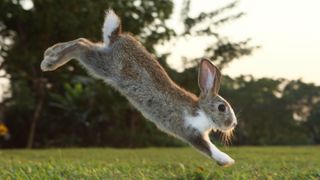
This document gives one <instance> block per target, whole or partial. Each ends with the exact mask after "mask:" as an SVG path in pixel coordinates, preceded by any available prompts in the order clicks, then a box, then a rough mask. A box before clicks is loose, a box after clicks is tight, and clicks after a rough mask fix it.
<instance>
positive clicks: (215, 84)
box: [198, 59, 221, 95]
mask: <svg viewBox="0 0 320 180" xmlns="http://www.w3.org/2000/svg"><path fill="white" fill-rule="evenodd" d="M220 79H221V73H220V70H219V69H218V68H217V67H216V66H215V65H213V64H212V63H211V62H210V61H209V60H208V59H202V60H201V63H200V67H199V75H198V83H199V87H200V89H201V94H204V95H207V94H209V93H211V94H212V95H217V94H218V92H219V89H220Z"/></svg>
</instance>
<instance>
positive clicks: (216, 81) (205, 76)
mask: <svg viewBox="0 0 320 180" xmlns="http://www.w3.org/2000/svg"><path fill="white" fill-rule="evenodd" d="M220 79H221V73H220V70H219V69H218V68H217V67H216V66H215V65H213V64H212V63H211V62H210V61H209V60H207V59H203V60H202V61H201V63H200V67H199V77H198V83H199V87H200V89H201V94H200V97H199V108H200V109H201V110H203V111H204V113H205V114H206V115H207V117H208V119H209V120H210V121H212V122H211V123H210V124H213V126H214V127H213V128H214V129H218V130H220V131H222V132H225V133H230V132H232V130H233V129H234V127H235V126H236V125H237V118H236V116H235V114H234V112H233V109H232V107H231V106H230V104H229V103H228V102H227V101H226V100H225V99H223V98H222V97H221V96H219V95H218V92H219V89H220Z"/></svg>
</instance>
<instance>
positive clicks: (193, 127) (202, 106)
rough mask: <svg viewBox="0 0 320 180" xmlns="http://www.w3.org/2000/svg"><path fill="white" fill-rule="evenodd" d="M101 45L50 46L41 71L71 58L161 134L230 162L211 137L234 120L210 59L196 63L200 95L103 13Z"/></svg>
mask: <svg viewBox="0 0 320 180" xmlns="http://www.w3.org/2000/svg"><path fill="white" fill-rule="evenodd" d="M103 38H104V42H103V43H92V42H90V41H89V40H87V39H85V38H79V39H76V40H73V41H69V42H64V43H58V44H55V45H54V46H52V47H50V48H48V49H47V50H46V51H45V53H44V60H43V61H42V62H41V65H40V66H41V70H42V71H53V70H55V69H57V68H59V67H60V66H62V65H64V64H65V63H67V62H68V61H70V60H71V59H75V60H77V61H78V62H79V63H80V65H82V66H83V68H84V69H86V70H87V71H88V74H90V75H91V76H93V77H94V78H98V79H102V80H103V81H104V82H105V83H106V84H108V85H110V86H112V87H113V88H115V89H116V90H118V91H119V92H120V93H121V94H122V95H123V96H125V97H126V98H127V99H128V101H129V102H130V103H131V104H132V105H133V106H134V107H135V108H136V109H137V110H139V111H140V112H141V113H142V115H143V116H144V117H145V118H146V119H148V120H150V121H151V122H153V123H154V124H155V125H156V126H157V127H158V128H159V129H160V130H162V131H164V132H166V133H168V134H170V135H173V136H175V137H176V138H178V139H180V140H182V141H184V142H187V143H189V144H190V145H192V146H193V147H194V148H196V149H197V150H199V151H200V152H202V153H203V154H205V155H207V156H208V157H210V158H212V159H213V160H215V161H216V162H217V163H218V164H219V165H221V166H229V165H232V164H234V162H235V161H234V160H233V159H232V158H231V157H230V156H228V155H227V154H225V153H224V152H222V151H220V150H219V149H218V148H217V147H216V146H215V145H214V144H212V143H211V141H210V139H209V133H210V132H211V131H212V130H220V131H221V132H225V133H230V132H232V130H233V129H234V128H235V126H236V124H237V119H236V116H235V114H234V111H233V109H232V107H231V106H230V104H229V103H228V102H227V101H226V100H225V99H223V98H222V97H221V96H219V95H218V92H219V87H220V78H221V73H220V71H219V69H218V68H217V67H216V66H215V65H213V64H212V63H211V62H210V61H209V60H208V59H205V58H203V59H202V60H201V62H200V65H199V74H198V84H199V87H200V90H201V93H200V95H199V97H197V96H195V95H194V94H192V93H190V92H188V91H186V90H184V89H183V88H181V87H179V86H178V85H177V84H176V83H175V82H173V81H172V80H171V79H170V77H169V76H168V74H167V73H166V72H165V70H164V69H163V67H162V66H161V65H160V64H159V62H158V61H157V60H155V58H154V57H153V56H152V55H151V54H150V53H149V52H147V50H146V49H145V48H144V46H143V45H142V44H141V43H140V42H139V41H138V40H137V39H136V38H134V37H133V36H132V35H130V34H129V33H122V30H121V23H120V18H119V17H118V16H117V15H116V14H115V13H114V11H113V10H109V11H107V12H106V17H105V21H104V25H103Z"/></svg>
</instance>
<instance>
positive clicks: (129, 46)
mask: <svg viewBox="0 0 320 180" xmlns="http://www.w3.org/2000/svg"><path fill="white" fill-rule="evenodd" d="M111 49H112V61H113V63H112V64H114V67H112V69H113V73H114V75H113V77H114V78H113V81H114V85H115V88H116V89H118V90H119V91H120V92H121V93H122V94H123V95H124V96H126V97H127V99H128V100H129V101H130V102H131V103H132V104H133V105H134V106H135V107H136V108H137V109H138V110H139V111H141V112H142V114H143V115H144V116H145V117H146V118H147V119H150V120H151V121H153V122H155V123H156V124H157V125H158V127H159V128H161V129H163V130H170V129H171V128H177V127H182V123H183V114H184V113H185V112H193V111H194V112H195V111H196V109H197V107H196V104H197V103H196V100H197V99H196V97H195V96H194V95H193V94H191V93H189V92H187V91H185V90H183V89H182V88H180V87H179V86H178V85H176V84H175V83H174V82H173V81H172V80H171V79H170V77H169V76H168V75H167V73H166V72H165V70H164V69H163V68H162V66H161V65H160V64H159V62H158V61H156V60H155V59H154V58H153V57H152V55H151V54H149V53H148V52H147V51H146V50H145V48H144V47H143V46H142V45H141V44H140V43H139V42H138V41H136V40H135V39H134V38H133V37H132V36H130V35H127V34H124V35H122V36H121V37H120V38H119V39H118V40H117V41H116V42H115V43H114V44H113V45H112V46H111ZM175 131H176V129H175Z"/></svg>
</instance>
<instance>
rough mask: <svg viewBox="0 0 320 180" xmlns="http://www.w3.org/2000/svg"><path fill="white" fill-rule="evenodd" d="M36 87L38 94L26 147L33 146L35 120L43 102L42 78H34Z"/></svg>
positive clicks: (30, 147) (38, 115)
mask: <svg viewBox="0 0 320 180" xmlns="http://www.w3.org/2000/svg"><path fill="white" fill-rule="evenodd" d="M35 83H36V87H37V94H38V101H37V105H36V108H35V110H34V112H33V116H32V119H31V126H30V130H29V136H28V142H27V148H28V149H32V147H33V142H34V136H35V132H36V127H37V121H38V119H39V117H40V114H41V111H42V106H43V102H44V84H45V83H44V82H43V80H42V79H38V80H36V82H35Z"/></svg>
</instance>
